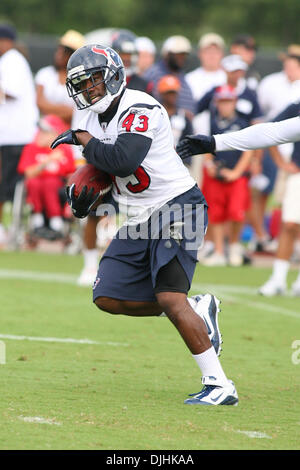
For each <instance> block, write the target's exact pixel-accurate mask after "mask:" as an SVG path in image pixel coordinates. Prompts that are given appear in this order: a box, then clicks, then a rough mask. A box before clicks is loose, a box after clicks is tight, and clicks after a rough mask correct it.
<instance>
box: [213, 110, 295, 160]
mask: <svg viewBox="0 0 300 470" xmlns="http://www.w3.org/2000/svg"><path fill="white" fill-rule="evenodd" d="M214 138H215V141H216V150H217V151H220V152H221V151H224V150H234V149H236V150H243V151H244V150H255V149H260V148H266V147H272V146H273V145H281V144H286V143H289V142H297V141H299V140H300V118H299V116H297V117H294V118H291V119H286V120H284V121H279V122H264V123H261V124H255V125H253V126H250V127H246V128H245V129H242V130H240V131H236V132H229V133H227V134H217V135H214Z"/></svg>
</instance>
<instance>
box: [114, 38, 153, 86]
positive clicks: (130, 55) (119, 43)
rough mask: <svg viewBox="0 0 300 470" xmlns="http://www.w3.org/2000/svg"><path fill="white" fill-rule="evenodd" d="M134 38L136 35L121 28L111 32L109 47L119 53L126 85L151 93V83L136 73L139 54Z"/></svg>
mask: <svg viewBox="0 0 300 470" xmlns="http://www.w3.org/2000/svg"><path fill="white" fill-rule="evenodd" d="M136 40H137V37H136V35H135V34H134V33H132V32H131V31H128V30H126V29H124V30H122V29H121V30H120V31H117V32H116V33H114V34H113V36H112V44H111V47H112V48H113V49H114V50H115V51H116V52H117V53H118V54H119V56H120V57H121V59H122V61H123V64H124V67H125V71H126V81H127V87H128V88H131V89H133V90H140V91H145V92H146V93H149V94H152V89H153V83H152V82H151V81H149V80H146V79H145V78H143V77H141V76H140V75H138V58H139V54H138V49H137V44H136Z"/></svg>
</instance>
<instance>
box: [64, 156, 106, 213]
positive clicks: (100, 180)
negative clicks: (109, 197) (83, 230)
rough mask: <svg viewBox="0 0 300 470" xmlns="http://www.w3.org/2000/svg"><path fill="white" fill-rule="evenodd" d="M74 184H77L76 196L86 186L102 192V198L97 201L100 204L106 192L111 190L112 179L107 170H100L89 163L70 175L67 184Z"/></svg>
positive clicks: (96, 191) (88, 188)
mask: <svg viewBox="0 0 300 470" xmlns="http://www.w3.org/2000/svg"><path fill="white" fill-rule="evenodd" d="M72 184H75V189H74V194H75V196H79V194H80V192H81V191H82V189H83V187H84V186H87V191H89V190H90V189H91V188H93V189H94V192H95V193H100V198H99V199H98V201H97V203H96V205H97V206H98V205H99V204H101V202H102V199H103V197H104V196H105V194H107V193H108V192H109V191H110V190H111V188H112V179H111V177H110V176H109V174H108V173H105V171H102V170H99V169H98V168H96V167H95V166H94V165H91V164H90V163H87V164H85V165H83V166H80V167H79V168H77V170H76V171H75V172H74V173H72V174H71V175H70V176H69V178H68V180H67V183H66V186H71V185H72Z"/></svg>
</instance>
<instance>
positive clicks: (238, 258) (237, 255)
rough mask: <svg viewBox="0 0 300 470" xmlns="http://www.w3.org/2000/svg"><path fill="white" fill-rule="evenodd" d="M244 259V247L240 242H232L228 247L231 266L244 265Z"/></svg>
mask: <svg viewBox="0 0 300 470" xmlns="http://www.w3.org/2000/svg"><path fill="white" fill-rule="evenodd" d="M243 261H244V259H243V247H242V246H241V245H240V243H232V244H230V245H229V249H228V262H229V264H230V266H242V264H243Z"/></svg>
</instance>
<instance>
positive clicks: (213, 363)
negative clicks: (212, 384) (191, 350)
mask: <svg viewBox="0 0 300 470" xmlns="http://www.w3.org/2000/svg"><path fill="white" fill-rule="evenodd" d="M193 358H194V359H195V361H196V362H197V364H198V366H199V368H200V370H201V372H202V376H203V377H205V376H213V377H215V378H216V379H217V381H216V382H217V383H218V384H223V383H227V382H228V380H227V377H226V375H225V373H224V371H223V369H222V366H221V363H220V361H219V359H218V356H217V354H216V351H215V349H214V347H213V346H212V347H211V348H209V349H207V350H206V351H204V352H203V353H200V354H193Z"/></svg>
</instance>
